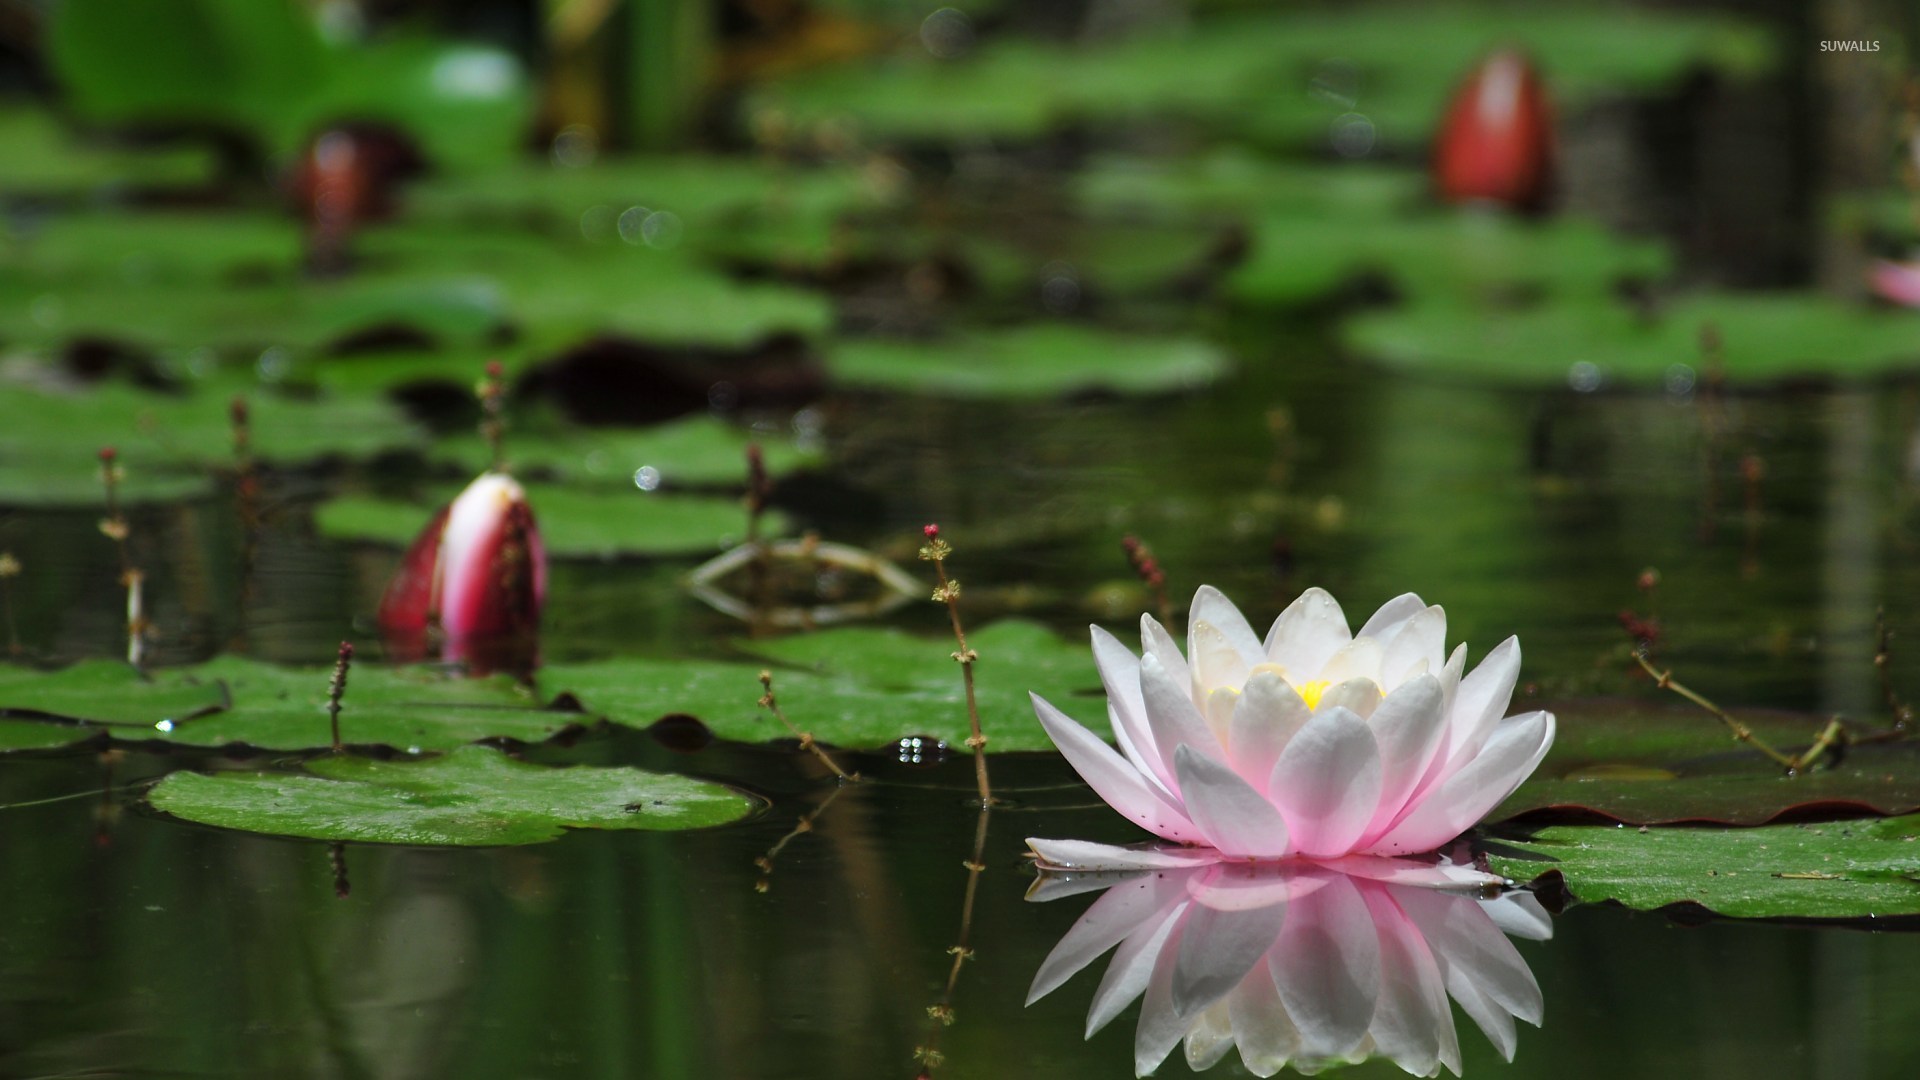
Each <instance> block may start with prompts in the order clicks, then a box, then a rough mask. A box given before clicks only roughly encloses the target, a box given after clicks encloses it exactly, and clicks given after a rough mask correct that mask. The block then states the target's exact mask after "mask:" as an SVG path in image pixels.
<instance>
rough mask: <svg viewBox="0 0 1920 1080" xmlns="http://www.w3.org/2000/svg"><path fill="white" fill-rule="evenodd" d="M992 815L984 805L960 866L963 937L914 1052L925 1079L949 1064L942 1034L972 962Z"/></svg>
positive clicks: (950, 953)
mask: <svg viewBox="0 0 1920 1080" xmlns="http://www.w3.org/2000/svg"><path fill="white" fill-rule="evenodd" d="M992 815H993V806H992V804H990V803H986V802H982V803H981V804H980V812H979V813H978V815H976V816H975V818H974V826H973V854H972V855H970V856H969V857H968V858H967V861H966V862H964V863H962V864H961V865H963V866H965V867H966V868H967V891H966V898H965V899H964V900H963V901H962V902H961V904H960V933H959V934H958V935H957V936H956V937H955V938H954V943H953V944H952V945H950V946H948V947H947V955H948V956H951V957H953V963H952V964H951V965H950V966H949V967H948V968H947V982H946V986H945V987H944V988H943V989H942V990H941V992H940V998H939V1000H937V1001H935V1002H934V1003H933V1004H931V1005H929V1006H927V1019H928V1020H930V1021H932V1024H931V1025H930V1026H929V1027H928V1029H927V1037H926V1039H925V1040H924V1041H923V1042H921V1044H920V1045H919V1046H916V1047H914V1049H913V1056H914V1059H915V1060H916V1061H918V1062H920V1065H921V1070H920V1075H921V1076H922V1077H925V1076H928V1075H930V1074H931V1073H932V1071H933V1070H934V1069H936V1068H939V1067H940V1065H941V1064H942V1063H943V1062H945V1061H946V1054H945V1053H943V1052H942V1051H941V1049H940V1033H941V1032H943V1031H945V1030H946V1029H947V1028H949V1027H952V1026H953V1022H954V1020H955V1018H956V1016H955V1013H954V1010H953V994H954V990H955V989H956V988H957V987H958V986H959V985H960V971H961V969H962V968H964V967H965V966H966V964H967V961H969V960H971V959H973V944H972V942H973V908H974V902H975V900H976V899H978V897H979V895H980V875H981V874H983V873H985V872H986V869H987V864H986V862H985V861H984V860H985V858H986V850H987V822H988V820H989V819H990V818H991V817H992Z"/></svg>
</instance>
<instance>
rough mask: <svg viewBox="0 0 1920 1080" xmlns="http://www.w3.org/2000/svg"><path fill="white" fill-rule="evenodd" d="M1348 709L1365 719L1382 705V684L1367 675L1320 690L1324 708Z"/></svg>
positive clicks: (1321, 706) (1321, 703)
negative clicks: (1337, 707)
mask: <svg viewBox="0 0 1920 1080" xmlns="http://www.w3.org/2000/svg"><path fill="white" fill-rule="evenodd" d="M1336 705H1337V706H1339V707H1340V708H1343V709H1346V710H1348V711H1350V712H1352V713H1353V714H1354V715H1355V716H1358V717H1359V718H1360V719H1362V720H1365V719H1367V718H1368V717H1370V716H1372V715H1373V710H1375V709H1377V708H1379V707H1380V684H1379V683H1376V682H1374V681H1373V680H1372V679H1369V678H1367V677H1365V676H1360V677H1358V678H1352V679H1348V680H1346V681H1345V682H1341V683H1335V684H1334V685H1332V686H1329V687H1327V688H1326V689H1325V690H1323V691H1321V692H1320V705H1319V707H1320V708H1322V709H1327V708H1332V707H1334V706H1336Z"/></svg>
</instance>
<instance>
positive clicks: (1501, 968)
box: [1393, 889, 1546, 1057]
mask: <svg viewBox="0 0 1920 1080" xmlns="http://www.w3.org/2000/svg"><path fill="white" fill-rule="evenodd" d="M1393 895H1394V900H1395V901H1396V902H1398V903H1399V905H1400V910H1402V911H1404V912H1406V913H1407V917H1408V918H1410V919H1412V920H1413V925H1414V926H1415V927H1417V928H1418V929H1419V931H1420V933H1421V935H1422V936H1423V937H1425V938H1426V939H1427V947H1428V948H1430V949H1432V950H1433V954H1434V956H1435V957H1437V958H1438V959H1439V961H1440V965H1441V968H1442V970H1443V971H1447V970H1448V969H1452V970H1457V971H1459V972H1460V973H1462V974H1463V975H1464V976H1465V977H1466V980H1467V981H1468V982H1470V983H1472V984H1473V985H1474V987H1475V988H1477V989H1478V991H1479V992H1480V993H1482V994H1484V995H1485V996H1486V997H1487V999H1488V1000H1489V1001H1491V1002H1492V1003H1493V1004H1495V1005H1497V1006H1499V1009H1500V1011H1501V1013H1502V1015H1503V1016H1506V1015H1511V1016H1517V1017H1519V1018H1521V1019H1522V1020H1525V1021H1527V1022H1528V1023H1530V1024H1533V1025H1535V1026H1536V1027H1537V1026H1539V1024H1540V1020H1541V1018H1542V1017H1543V1016H1544V1015H1545V1010H1546V1002H1545V999H1544V998H1542V997H1541V994H1540V984H1539V983H1538V982H1536V981H1535V980H1534V977H1533V972H1532V971H1531V970H1529V969H1528V967H1527V962H1526V961H1525V960H1523V959H1521V957H1520V951H1519V950H1518V949H1515V948H1514V947H1513V942H1511V941H1508V940H1507V936H1506V935H1505V934H1503V933H1501V932H1500V927H1499V926H1497V925H1495V924H1494V921H1493V920H1492V919H1491V918H1489V917H1488V916H1487V913H1486V911H1484V910H1483V909H1482V908H1481V907H1480V905H1479V904H1478V903H1476V902H1475V901H1474V900H1473V898H1471V897H1467V896H1448V895H1444V894H1441V893H1435V892H1427V891H1422V890H1419V889H1396V890H1395V891H1394V894H1393ZM1449 984H1451V980H1449ZM1462 1004H1465V1003H1464V1002H1462ZM1469 1011H1470V1012H1471V1010H1469ZM1476 1019H1478V1017H1476ZM1483 1026H1484V1025H1483ZM1506 1030H1507V1034H1508V1037H1509V1038H1511V1037H1512V1034H1513V1026H1512V1025H1511V1024H1508V1025H1507V1027H1506ZM1488 1035H1489V1036H1491V1035H1492V1032H1491V1031H1490V1032H1488ZM1508 1056H1509V1057H1511V1056H1512V1055H1511V1053H1509V1054H1508Z"/></svg>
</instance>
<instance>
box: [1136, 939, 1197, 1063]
mask: <svg viewBox="0 0 1920 1080" xmlns="http://www.w3.org/2000/svg"><path fill="white" fill-rule="evenodd" d="M1185 923H1186V919H1185V918H1184V913H1183V917H1182V918H1181V919H1178V920H1176V921H1175V922H1174V926H1173V932H1172V933H1170V934H1168V935H1167V940H1166V943H1165V944H1163V945H1161V946H1160V955H1159V956H1158V957H1157V958H1156V959H1155V960H1154V964H1153V973H1152V974H1151V975H1150V976H1148V978H1147V988H1146V992H1145V993H1144V994H1142V995H1141V997H1140V1020H1139V1022H1138V1023H1137V1024H1136V1025H1135V1026H1134V1031H1133V1072H1134V1075H1135V1076H1145V1075H1147V1074H1148V1073H1150V1072H1152V1071H1154V1070H1155V1069H1157V1068H1159V1067H1160V1063H1161V1062H1163V1061H1165V1060H1167V1055H1168V1054H1170V1053H1172V1052H1173V1048H1174V1047H1175V1046H1178V1045H1179V1044H1180V1039H1181V1037H1182V1036H1184V1035H1185V1034H1186V1033H1187V1020H1186V1017H1183V1016H1181V1015H1180V1012H1179V1010H1177V1009H1175V1008H1174V1007H1173V968H1174V963H1175V961H1176V958H1177V957H1178V956H1179V954H1180V938H1181V936H1182V935H1183V934H1184V933H1185V932H1186V925H1185Z"/></svg>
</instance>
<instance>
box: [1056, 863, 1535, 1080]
mask: <svg viewBox="0 0 1920 1080" xmlns="http://www.w3.org/2000/svg"><path fill="white" fill-rule="evenodd" d="M1349 870H1351V871H1355V872H1351V873H1350V872H1346V871H1349ZM1494 880H1496V879H1493V878H1490V877H1488V876H1486V875H1482V874H1478V873H1476V872H1474V871H1471V870H1468V869H1466V868H1464V867H1458V866H1447V865H1442V866H1432V865H1427V864H1421V863H1414V862H1408V861H1405V860H1390V859H1376V860H1364V861H1351V860H1350V861H1347V863H1346V864H1345V865H1343V868H1342V869H1334V868H1332V867H1328V866H1321V865H1315V864H1306V863H1300V864H1293V863H1287V864H1266V865H1251V864H1213V865H1206V866H1194V867H1175V868H1167V869H1161V870H1154V871H1144V872H1137V873H1131V874H1125V875H1119V874H1111V873H1106V874H1089V873H1044V874H1043V875H1042V876H1041V878H1040V880H1039V882H1038V883H1037V884H1036V885H1035V886H1034V889H1033V891H1032V893H1030V894H1029V898H1030V899H1033V900H1040V901H1045V900H1055V899H1059V898H1062V897H1066V896H1074V895H1078V894H1080V893H1084V892H1089V891H1093V890H1100V891H1101V895H1100V897H1099V899H1097V900H1095V901H1094V903H1093V906H1092V907H1090V908H1088V909H1087V912H1086V914H1085V915H1083V916H1081V918H1080V920H1079V921H1078V922H1076V923H1074V925H1073V929H1071V930H1069V931H1068V932H1067V934H1066V936H1065V937H1063V938H1061V939H1060V943H1059V944H1058V945H1056V946H1054V949H1053V952H1052V953H1050V954H1049V955H1048V956H1047V959H1046V961H1045V962H1044V963H1042V964H1041V965H1040V971H1039V973H1038V974H1036V975H1035V976H1034V980H1033V988H1032V990H1031V991H1030V992H1029V994H1028V998H1027V1002H1028V1004H1032V1003H1033V1002H1034V1001H1037V1000H1039V999H1040V998H1042V997H1044V996H1045V995H1047V994H1049V993H1051V992H1052V991H1053V990H1055V989H1057V988H1058V987H1059V986H1060V985H1061V984H1063V983H1065V982H1066V981H1067V980H1068V979H1069V978H1071V977H1072V976H1073V975H1074V974H1075V973H1076V972H1078V971H1080V970H1081V969H1082V968H1085V967H1087V966H1088V965H1089V964H1091V963H1093V961H1094V960H1095V959H1097V958H1098V957H1099V956H1100V955H1101V954H1103V953H1105V952H1106V951H1107V950H1109V949H1112V950H1113V959H1112V960H1111V961H1110V962H1109V963H1108V964H1107V970H1106V974H1105V976H1104V977H1103V978H1102V979H1101V981H1100V986H1099V989H1098V990H1096V991H1095V992H1094V996H1093V1005H1092V1007H1091V1009H1090V1010H1089V1011H1088V1013H1087V1036H1088V1037H1089V1038H1091V1037H1092V1036H1093V1034H1094V1032H1097V1031H1099V1030H1100V1029H1101V1028H1103V1027H1105V1026H1106V1025H1107V1024H1108V1023H1109V1022H1111V1021H1112V1020H1113V1019H1114V1017H1116V1016H1118V1015H1119V1014H1120V1012H1121V1011H1122V1010H1124V1009H1125V1008H1126V1007H1127V1006H1128V1005H1130V1004H1132V1003H1133V1002H1134V1001H1135V1000H1136V999H1142V1000H1141V1006H1140V1019H1139V1025H1138V1027H1137V1028H1136V1029H1135V1034H1134V1043H1133V1047H1134V1070H1135V1073H1136V1074H1137V1075H1140V1076H1145V1075H1146V1074H1148V1073H1150V1072H1152V1071H1153V1070H1154V1069H1156V1068H1158V1067H1159V1065H1160V1063H1161V1062H1162V1061H1164V1060H1165V1059H1166V1057H1167V1055H1168V1054H1169V1053H1171V1052H1172V1051H1173V1048H1174V1046H1175V1045H1176V1044H1178V1043H1181V1042H1183V1041H1184V1042H1185V1044H1186V1056H1187V1063H1188V1064H1189V1065H1191V1066H1192V1067H1193V1068H1194V1069H1196V1070H1200V1069H1206V1068H1210V1067H1212V1066H1213V1065H1214V1064H1216V1063H1218V1062H1219V1061H1221V1060H1222V1059H1223V1058H1225V1057H1226V1056H1227V1054H1228V1052H1229V1051H1231V1050H1233V1049H1234V1048H1236V1047H1238V1049H1239V1051H1240V1060H1241V1061H1242V1062H1243V1063H1245V1065H1246V1067H1247V1069H1248V1070H1249V1071H1251V1072H1253V1073H1254V1074H1255V1075H1258V1076H1272V1075H1273V1074H1274V1073H1276V1072H1279V1071H1280V1069H1281V1068H1283V1067H1285V1066H1288V1065H1291V1066H1293V1068H1294V1069H1296V1070H1298V1071H1300V1072H1302V1073H1314V1072H1318V1071H1319V1070H1320V1069H1323V1068H1326V1067H1328V1066H1332V1065H1337V1064H1344V1063H1355V1062H1359V1061H1364V1060H1366V1059H1368V1058H1371V1057H1374V1056H1376V1055H1378V1056H1383V1057H1387V1058H1390V1059H1392V1060H1393V1062H1394V1063H1395V1064H1397V1065H1399V1066H1400V1067H1401V1068H1403V1069H1405V1070H1407V1071H1408V1072H1410V1073H1413V1074H1415V1075H1420V1076H1436V1075H1438V1074H1439V1072H1440V1069H1441V1067H1442V1066H1445V1067H1446V1068H1447V1069H1449V1070H1451V1071H1452V1072H1453V1073H1454V1074H1455V1075H1458V1074H1459V1073H1460V1040H1459V1037H1458V1034H1457V1033H1456V1032H1455V1030H1454V1024H1453V1010H1452V1009H1451V1007H1450V1006H1449V1005H1448V998H1449V997H1451V998H1452V999H1453V1000H1454V1001H1456V1002H1458V1003H1459V1004H1460V1007H1461V1009H1463V1010H1464V1011H1465V1012H1466V1014H1467V1015H1468V1016H1470V1017H1472V1018H1473V1021H1474V1022H1475V1023H1476V1024H1478V1025H1479V1027H1480V1030H1482V1031H1484V1032H1485V1033H1486V1036H1487V1038H1488V1039H1489V1040H1490V1041H1491V1042H1492V1043H1493V1045H1494V1047H1495V1049H1497V1050H1499V1052H1500V1054H1501V1055H1502V1056H1503V1057H1505V1058H1506V1059H1507V1060H1509V1061H1511V1060H1512V1059H1513V1053H1514V1049H1515V1046H1516V1042H1517V1039H1516V1035H1515V1031H1514V1023H1513V1021H1514V1019H1515V1018H1516V1017H1517V1018H1519V1019H1522V1020H1525V1021H1527V1022H1528V1023H1530V1024H1534V1025H1536V1026H1537V1025H1539V1023H1540V1019H1541V1007H1542V1003H1541V996H1540V987H1539V984H1538V983H1536V982H1535V981H1534V977H1533V973H1532V971H1530V970H1529V969H1528V968H1527V964H1526V961H1525V960H1523V959H1522V958H1521V956H1520V953H1519V952H1518V950H1516V949H1515V948H1514V947H1513V944H1512V943H1511V942H1510V941H1508V940H1507V937H1508V935H1512V936H1515V937H1523V938H1528V939H1531V940H1545V939H1547V938H1549V937H1551V936H1552V933H1553V928H1552V925H1551V923H1550V921H1549V920H1548V917H1547V914H1546V912H1545V911H1543V910H1542V909H1541V907H1540V905H1539V902H1538V901H1536V900H1535V899H1534V898H1533V896H1532V894H1530V893H1525V892H1509V893H1503V894H1500V895H1497V896H1490V895H1488V894H1486V893H1485V892H1483V891H1482V890H1483V889H1484V888H1485V887H1486V885H1487V883H1490V882H1492V881H1494Z"/></svg>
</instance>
